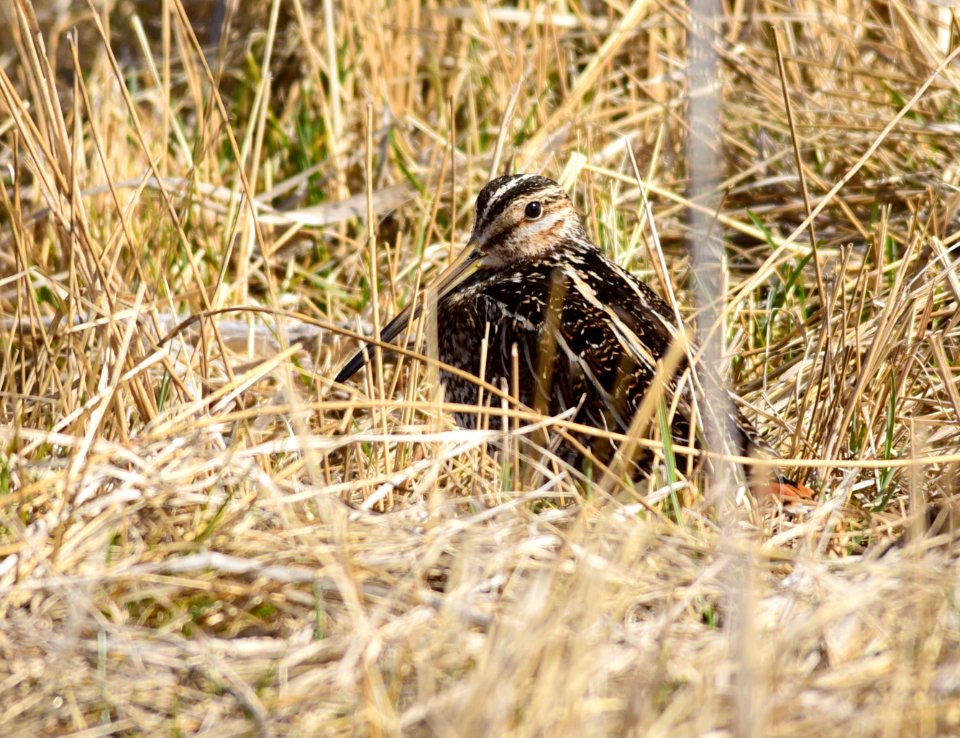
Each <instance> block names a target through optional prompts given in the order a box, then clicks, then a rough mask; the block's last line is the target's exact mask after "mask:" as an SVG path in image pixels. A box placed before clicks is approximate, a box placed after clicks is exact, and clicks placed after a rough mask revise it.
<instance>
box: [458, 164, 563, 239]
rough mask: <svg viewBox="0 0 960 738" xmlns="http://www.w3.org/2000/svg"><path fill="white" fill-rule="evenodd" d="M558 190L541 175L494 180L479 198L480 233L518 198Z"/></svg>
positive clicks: (477, 218) (477, 221) (516, 175)
mask: <svg viewBox="0 0 960 738" xmlns="http://www.w3.org/2000/svg"><path fill="white" fill-rule="evenodd" d="M557 189H558V186H557V184H556V183H555V182H554V181H553V180H550V179H547V178H546V177H541V176H540V175H539V174H514V175H508V176H506V177H499V178H497V179H495V180H493V181H492V182H490V183H489V184H487V186H486V187H484V188H483V189H482V190H481V191H480V194H479V195H478V196H477V205H476V222H475V225H476V227H477V229H478V232H483V230H485V229H486V228H487V227H489V226H490V224H492V223H493V222H495V221H496V219H497V218H498V217H499V216H500V215H501V214H502V213H503V211H504V210H506V209H507V207H509V205H510V204H511V203H512V202H514V201H515V200H516V199H517V198H518V197H520V196H522V195H526V194H530V193H533V192H538V191H540V190H543V191H544V192H545V193H551V194H552V192H551V191H555V190H557ZM564 196H565V195H564Z"/></svg>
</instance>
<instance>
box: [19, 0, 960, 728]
mask: <svg viewBox="0 0 960 738" xmlns="http://www.w3.org/2000/svg"><path fill="white" fill-rule="evenodd" d="M718 7H719V8H720V11H721V16H720V18H719V20H716V21H713V20H711V19H710V18H706V17H702V16H698V15H697V14H696V13H695V12H693V11H692V10H691V9H690V8H688V7H687V5H686V4H685V3H683V2H680V0H633V1H631V0H545V1H544V2H527V0H518V2H517V3H516V4H510V5H497V6H495V7H490V6H488V5H486V4H484V3H480V2H477V1H476V0H463V2H459V3H454V2H446V0H397V1H396V2H381V1H378V0H351V2H335V1H334V0H283V1H282V2H281V1H280V0H275V1H274V2H271V0H250V1H249V2H234V1H231V0H225V1H221V0H159V2H154V3H147V2H140V1H139V0H90V2H84V1H82V0H63V1H62V2H57V1H55V0H49V1H48V0H5V2H3V3H0V183H2V186H0V734H2V735H4V736H48V735H49V736H52V735H72V736H86V737H90V738H92V737H93V736H109V735H130V736H133V735H146V734H150V735H165V736H180V735H210V736H238V735H250V736H284V735H302V736H401V735H402V736H442V737H444V738H446V737H451V738H452V737H453V736H516V737H521V736H531V737H532V736H550V737H554V736H560V737H563V736H575V737H578V738H579V737H582V736H621V735H633V736H671V737H673V736H687V735H691V736H692V735H709V736H714V737H718V736H733V735H738V736H814V735H841V736H845V737H846V738H852V737H854V736H935V735H960V601H958V600H960V571H958V567H957V564H956V556H955V552H956V550H957V543H956V542H955V540H954V532H953V531H954V520H955V517H954V516H955V511H954V507H955V503H954V497H955V496H956V495H957V494H960V381H958V380H960V272H958V269H957V263H958V260H960V251H958V250H957V249H956V248H955V246H956V245H957V244H958V243H960V191H958V185H960V62H958V61H957V56H958V55H960V14H958V12H957V10H955V9H952V8H951V7H950V6H949V3H934V2H927V1H926V0H888V1H886V2H883V1H879V0H878V1H877V2H870V1H866V2H850V1H841V2H838V3H827V2H821V1H820V0H796V1H795V2H792V3H780V2H777V1H776V0H749V1H746V2H744V1H743V0H723V2H721V3H719V4H718ZM694 41H697V42H699V45H700V47H701V48H708V49H712V52H713V54H714V55H715V59H716V64H717V67H716V69H717V73H716V75H714V76H712V77H707V78H704V79H699V78H695V77H694V78H691V76H690V75H689V74H688V69H689V63H688V62H689V59H690V58H691V55H690V49H691V48H692V47H693V45H694ZM704 101H705V102H707V103H710V105H707V109H710V107H711V105H712V106H714V107H715V109H716V110H717V112H718V115H719V130H716V129H712V128H711V127H710V126H707V127H703V126H700V125H699V124H698V123H697V120H696V119H691V118H690V117H689V111H690V109H691V108H692V107H693V106H694V103H695V102H704ZM694 143H696V144H697V149H696V150H700V151H706V152H708V153H709V154H710V156H711V157H713V160H714V161H716V162H717V164H718V166H719V168H720V171H719V176H718V177H717V178H716V179H715V180H713V181H711V182H709V183H708V186H706V187H705V186H704V183H703V182H699V185H698V182H697V181H695V178H694V177H692V176H691V171H692V170H695V169H696V168H697V167H696V164H697V162H691V160H690V158H689V157H688V152H690V151H691V150H692V149H693V148H694ZM504 171H536V172H542V173H544V174H547V175H549V176H551V177H553V178H555V179H558V180H560V181H561V182H562V183H563V185H564V186H565V187H566V189H567V190H568V191H569V192H570V193H571V196H572V197H573V198H574V201H575V202H576V204H577V206H578V208H579V209H580V211H581V212H582V213H583V214H584V218H585V222H586V227H587V231H588V233H589V234H590V235H591V237H592V238H593V239H594V240H595V241H596V243H598V244H600V245H601V246H602V248H603V249H604V250H605V252H606V253H607V254H608V255H609V256H610V257H611V258H613V259H615V260H616V261H618V262H619V263H620V264H622V265H624V266H626V267H627V268H629V269H630V270H632V271H633V272H634V273H636V274H638V275H639V276H641V277H642V278H643V279H645V280H646V281H647V282H648V283H649V284H650V285H651V286H653V287H654V288H655V289H657V290H658V291H659V292H661V294H666V293H667V289H668V287H669V289H670V291H671V292H673V293H674V294H675V295H676V296H677V304H678V305H679V306H680V310H681V311H682V312H683V314H684V319H685V320H689V321H690V323H691V324H693V323H694V322H695V320H696V318H697V317H698V315H700V316H701V317H702V315H704V314H710V315H715V316H718V319H717V320H716V321H715V322H714V323H713V327H714V329H715V330H714V334H713V335H714V336H715V337H716V342H717V345H718V346H721V345H722V349H723V351H724V352H725V354H726V357H727V358H726V360H725V361H724V362H723V371H724V375H725V379H726V380H727V381H729V382H730V383H731V384H732V386H734V387H735V388H736V389H737V391H738V392H739V393H740V394H741V395H742V396H743V398H744V399H745V401H746V402H747V410H746V412H747V414H748V415H749V416H750V418H751V420H752V421H753V422H754V423H755V425H756V426H757V427H758V428H759V429H760V430H761V431H762V432H763V434H764V435H765V437H766V438H767V439H768V440H769V441H770V442H771V443H772V444H773V445H774V446H775V447H776V448H777V450H778V452H779V453H780V454H781V456H782V457H783V460H782V467H783V468H784V470H785V471H786V472H787V473H789V474H790V475H791V476H793V477H794V478H796V479H798V480H800V481H802V482H804V483H805V484H806V485H808V486H809V487H810V488H811V489H813V490H814V491H815V495H814V497H813V498H812V499H809V500H794V501H779V500H770V499H767V500H755V499H753V498H751V497H749V496H746V497H745V496H742V495H741V496H737V497H735V496H733V495H730V494H712V491H715V490H716V489H720V488H721V487H724V486H726V487H729V485H728V484H726V485H724V484H720V483H719V481H723V480H719V481H718V480H716V479H714V480H711V479H710V478H704V477H703V476H694V477H692V478H685V477H684V475H683V474H682V473H681V470H680V469H675V468H674V467H673V465H672V464H670V463H667V464H665V465H664V466H663V467H662V468H663V469H664V470H665V471H664V473H663V474H658V475H655V476H654V477H652V478H651V479H650V480H649V481H648V482H641V483H636V484H634V483H632V482H631V481H630V480H629V479H627V478H625V477H623V475H618V474H616V473H607V474H603V475H601V473H600V472H602V471H603V470H600V469H596V470H593V472H594V473H592V474H586V475H584V474H581V473H580V472H579V471H578V470H575V469H568V468H563V466H562V465H561V464H558V463H548V461H549V460H548V461H543V460H542V459H541V457H540V456H538V454H537V453H536V452H535V451H534V449H536V448H537V447H538V445H542V441H543V439H544V438H548V437H552V436H555V435H556V434H558V433H564V432H566V429H567V428H568V427H569V421H568V420H566V419H564V418H544V417H540V416H537V415H536V413H534V412H533V411H532V410H530V409H529V408H523V407H518V406H517V405H516V404H515V403H513V404H511V403H510V402H509V399H505V400H504V402H503V412H505V413H507V414H508V415H509V417H511V419H512V420H511V422H510V424H509V429H508V430H507V431H496V432H489V431H465V430H459V429H457V427H456V425H455V424H454V423H453V421H452V414H451V413H450V412H449V407H445V405H444V398H443V395H442V393H441V392H440V391H439V387H438V382H437V373H436V363H435V361H434V362H432V363H431V362H430V361H429V357H430V355H431V351H435V345H436V343H435V339H434V338H433V337H432V336H431V330H430V326H429V321H425V322H424V323H425V324H424V326H423V327H422V328H421V331H422V332H423V334H424V340H423V341H422V342H421V344H420V346H422V347H423V353H424V354H425V356H426V357H427V360H423V359H420V358H418V357H417V355H416V354H417V352H416V351H413V350H411V351H408V352H406V353H405V355H404V356H403V357H402V358H400V359H398V360H394V359H392V358H391V359H389V360H386V359H385V360H384V361H383V364H382V371H380V372H376V371H371V372H369V373H363V374H361V375H360V376H358V378H356V379H355V380H353V381H352V382H351V383H350V384H349V385H346V386H341V385H334V383H333V382H332V379H331V378H332V377H333V376H334V374H335V373H336V371H337V369H338V368H339V366H341V364H342V362H343V361H344V360H345V358H346V357H347V356H348V355H349V354H350V353H351V352H352V351H354V350H356V348H357V347H358V345H359V344H358V334H361V335H363V336H369V335H370V334H371V333H372V332H373V330H374V328H375V326H378V325H382V324H383V321H385V320H386V319H387V318H388V317H389V316H390V315H393V314H395V313H396V312H397V310H398V309H399V308H400V307H402V306H404V305H406V304H408V303H409V302H411V301H412V300H415V299H418V297H417V295H418V293H419V291H420V288H421V287H422V286H423V285H424V284H425V283H426V282H427V281H428V280H429V279H430V278H431V276H433V275H435V274H437V273H438V271H439V270H441V269H442V268H443V267H444V266H445V265H446V264H447V263H448V262H449V260H450V259H451V257H452V255H453V254H454V253H455V252H456V251H457V250H458V249H459V248H460V246H461V245H462V244H463V242H464V240H465V238H466V235H467V233H468V232H469V228H470V226H471V221H472V205H473V199H474V197H475V196H476V194H477V192H478V191H479V189H480V187H482V186H483V184H484V182H486V181H487V180H488V179H489V178H490V176H491V174H497V173H502V172H504ZM698 219H699V220H698ZM697 222H700V223H701V224H703V223H706V227H709V228H710V229H711V230H712V232H715V233H720V234H722V236H723V241H724V244H725V259H724V261H723V265H722V266H723V272H722V277H723V278H722V280H721V281H720V282H719V283H718V284H719V285H720V287H721V289H722V291H723V292H722V294H720V295H719V296H718V297H717V299H716V300H715V301H714V302H713V304H711V305H707V306H705V307H704V308H703V311H704V312H703V313H702V314H701V313H699V312H698V307H697V305H698V298H697V293H698V288H697V285H698V280H699V281H704V280H707V281H709V279H708V276H705V275H703V274H701V273H698V270H697V269H694V268H693V266H692V264H693V261H692V257H691V253H692V251H691V244H696V243H698V238H702V237H703V233H702V232H701V231H700V230H698V226H697V225H696V224H697ZM413 348H416V347H413ZM433 355H434V356H435V353H434V354H433ZM648 443H649V444H650V445H652V446H653V447H655V448H661V449H662V446H661V445H659V444H658V443H657V441H656V438H655V437H654V438H653V440H652V441H649V442H648ZM662 453H663V455H664V456H665V457H666V458H667V459H668V460H669V449H668V450H666V451H663V452H662ZM714 468H717V469H719V468H721V465H720V460H717V465H716V466H715V467H714Z"/></svg>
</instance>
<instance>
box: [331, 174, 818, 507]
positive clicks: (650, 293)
mask: <svg viewBox="0 0 960 738" xmlns="http://www.w3.org/2000/svg"><path fill="white" fill-rule="evenodd" d="M432 289H433V290H435V295H436V308H435V310H436V321H437V343H438V346H437V348H438V358H439V360H440V362H441V363H442V364H441V370H440V379H441V382H442V383H443V384H444V386H445V392H446V399H447V400H448V401H451V402H453V403H456V404H457V405H459V406H460V407H463V406H476V405H477V403H478V402H479V401H480V399H481V395H480V392H481V390H480V382H479V381H478V380H483V381H484V382H486V383H487V385H488V386H489V385H492V386H493V387H500V388H501V389H502V390H503V392H507V393H508V392H510V391H511V388H515V389H516V390H518V394H519V401H520V402H521V403H522V404H523V405H525V406H527V407H530V408H536V409H538V410H541V411H542V412H544V413H545V414H548V415H560V414H562V413H569V414H570V415H572V418H571V419H572V420H573V421H574V422H575V423H576V424H579V425H580V426H585V427H592V428H596V429H599V430H601V431H613V432H615V433H619V434H624V433H626V432H627V431H628V430H629V428H630V424H631V420H632V419H633V418H634V415H635V414H636V413H637V410H638V408H640V406H641V403H642V402H643V400H644V397H645V396H646V394H647V392H648V391H651V389H652V387H653V386H654V383H655V378H656V377H657V376H658V371H660V370H661V368H662V367H663V366H664V364H665V362H666V361H667V359H668V354H669V352H670V350H671V347H672V346H674V345H677V344H678V342H683V341H686V340H687V336H686V331H685V328H684V326H683V325H682V324H681V323H679V322H678V316H677V313H675V312H674V311H673V310H672V309H671V308H670V307H669V306H668V305H667V303H666V302H665V301H664V300H663V298H661V297H660V295H658V294H657V293H656V292H655V291H654V290H653V289H652V288H651V287H649V286H648V285H647V284H646V283H645V282H643V281H642V280H640V279H639V278H638V277H636V276H635V275H633V274H632V273H630V272H629V271H627V270H626V269H625V268H623V267H621V266H620V265H619V264H617V263H616V262H615V261H613V260H611V259H610V258H608V257H607V256H606V255H605V254H604V253H603V251H602V250H601V249H600V248H599V247H598V246H597V245H596V244H595V243H593V242H592V241H591V240H590V238H589V237H588V235H587V232H586V229H585V228H584V225H583V221H582V220H581V217H580V215H579V213H578V212H577V209H576V207H575V206H574V204H573V202H572V200H571V199H570V197H569V196H568V195H567V193H566V191H565V190H564V189H563V188H562V187H561V186H560V185H559V184H558V183H557V182H555V181H554V180H552V179H549V178H548V177H545V176H542V175H539V174H510V175H505V176H501V177H497V178H495V179H493V180H491V181H490V182H488V183H487V184H486V185H485V186H484V187H483V188H482V189H481V190H480V192H479V194H478V195H477V199H476V204H475V206H474V223H473V229H472V231H471V234H470V237H469V240H468V241H467V244H466V247H465V248H464V249H463V250H462V251H461V252H460V254H459V256H458V257H457V258H456V259H455V260H454V261H453V262H452V263H451V265H450V266H449V267H448V268H447V269H446V270H444V272H443V273H442V274H440V275H439V277H437V279H436V280H435V281H434V283H433V285H432ZM419 305H420V303H419V302H418V303H417V304H416V305H408V306H407V307H406V308H405V309H404V310H402V311H401V312H400V313H399V314H397V316H396V317H394V318H393V320H391V321H390V322H389V323H388V324H387V325H386V327H385V328H384V329H383V330H382V331H381V335H380V339H381V342H382V343H389V342H392V341H394V339H396V338H397V336H398V335H400V334H401V332H403V331H404V329H405V328H406V327H407V326H408V325H409V323H410V321H411V320H413V319H415V318H416V317H417V316H418V315H419V313H420V307H419ZM370 355H371V346H370V345H369V344H368V345H366V346H364V347H363V348H362V349H361V350H360V351H358V352H357V353H356V354H355V355H354V356H353V357H352V358H351V359H350V360H349V361H348V362H347V363H346V364H345V365H344V366H343V368H342V369H341V370H340V372H339V373H338V374H337V375H336V378H335V381H336V382H340V383H342V382H346V381H347V380H348V379H349V378H350V377H352V376H353V375H354V374H355V373H356V372H357V371H358V370H359V369H360V368H361V367H362V366H363V365H364V364H365V363H367V362H368V361H369V358H370ZM686 357H687V353H686V351H683V352H681V356H680V358H679V360H677V359H676V356H675V355H674V356H673V358H674V361H673V367H672V370H671V371H670V373H669V375H668V376H667V377H666V379H665V380H664V379H661V380H660V383H659V385H658V386H659V388H660V390H661V391H662V394H663V397H662V403H663V404H662V405H661V406H660V408H659V410H660V411H661V412H664V413H666V414H667V417H669V423H668V427H669V434H670V441H671V443H672V444H674V445H679V446H689V444H690V443H691V441H693V443H694V445H696V446H702V435H703V434H702V431H701V428H700V422H699V421H698V420H697V414H696V411H695V407H696V406H697V402H696V395H697V391H696V390H695V389H694V382H693V381H691V380H690V377H689V373H686V379H684V372H685V369H686V367H687V366H688V361H687V358H686ZM445 366H446V367H454V368H456V369H458V370H459V371H457V372H453V371H450V370H449V369H447V368H445ZM483 399H484V400H485V404H486V405H494V406H495V405H498V404H499V403H500V400H499V398H497V397H496V396H494V394H493V393H491V392H489V391H487V392H486V393H485V396H484V397H483ZM478 410H479V408H478ZM454 416H455V420H456V422H457V423H458V425H460V426H461V427H464V428H476V427H477V426H478V418H479V416H480V413H479V412H478V411H468V410H458V411H457V412H455V413H454ZM485 422H486V423H487V426H486V427H488V428H493V429H497V428H500V427H501V421H500V418H499V416H497V415H494V414H490V415H489V416H488V417H487V419H486V420H485ZM654 425H656V423H654ZM732 425H733V428H734V435H735V436H736V437H735V438H734V441H735V446H736V448H737V450H739V451H740V452H741V453H749V452H751V451H752V450H754V447H761V446H763V445H764V444H763V442H762V440H761V439H760V438H759V434H757V433H756V431H755V430H753V428H752V426H751V425H750V424H749V423H748V422H747V421H746V419H745V418H743V417H742V415H741V414H740V413H739V411H737V412H736V417H735V418H734V419H733V423H732ZM617 448H618V444H617V443H616V442H614V441H612V440H611V436H610V435H609V434H603V433H600V434H591V433H581V434H577V433H575V432H574V433H572V434H569V435H568V437H567V439H566V440H562V441H560V442H559V444H558V445H557V446H556V448H554V449H553V451H554V452H555V454H556V455H557V456H559V457H560V458H562V459H564V460H565V461H568V462H570V463H572V464H574V465H576V466H579V467H581V468H582V467H584V465H585V463H587V464H593V463H594V462H600V463H601V464H604V465H606V464H609V463H610V461H611V459H612V458H613V457H614V454H615V453H616V451H617ZM766 450H767V449H766V448H764V451H765V452H766ZM764 455H767V454H766V453H764ZM652 460H653V454H652V453H651V452H650V451H649V450H648V449H640V450H639V451H638V450H636V449H635V450H634V458H632V460H631V462H632V464H633V472H632V474H633V476H635V477H638V478H639V477H642V476H647V475H649V474H650V472H651V463H652ZM781 480H782V481H785V482H789V483H790V484H796V483H793V482H790V480H785V479H783V478H782V477H781ZM800 486H801V485H797V487H798V488H799V487H800Z"/></svg>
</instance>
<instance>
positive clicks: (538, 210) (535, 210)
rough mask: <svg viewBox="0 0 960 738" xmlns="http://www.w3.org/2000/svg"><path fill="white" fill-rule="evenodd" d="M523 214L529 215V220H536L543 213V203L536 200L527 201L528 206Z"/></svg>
mask: <svg viewBox="0 0 960 738" xmlns="http://www.w3.org/2000/svg"><path fill="white" fill-rule="evenodd" d="M523 214H524V215H525V216H527V220H536V219H537V218H539V217H540V216H541V215H543V205H541V204H540V203H539V202H536V201H534V202H531V203H527V208H526V210H524V211H523Z"/></svg>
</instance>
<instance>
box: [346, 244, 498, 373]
mask: <svg viewBox="0 0 960 738" xmlns="http://www.w3.org/2000/svg"><path fill="white" fill-rule="evenodd" d="M479 259H480V252H479V251H478V250H477V247H476V243H475V242H473V241H471V242H470V243H468V244H467V245H466V247H465V248H464V249H463V251H461V252H460V253H459V254H458V255H457V258H456V259H454V260H453V263H452V264H451V265H450V266H448V267H447V268H446V269H444V270H443V272H441V273H440V275H439V276H438V277H437V278H436V279H435V280H434V281H433V282H432V283H430V284H428V285H427V287H426V290H427V292H428V293H429V292H433V291H435V292H436V295H437V300H438V301H439V300H441V299H443V297H445V296H446V295H448V294H450V293H451V292H452V291H453V290H455V289H456V288H457V286H458V285H459V284H460V283H461V282H463V281H464V280H465V279H466V278H467V277H469V276H470V275H471V274H473V272H474V271H475V270H476V266H477V262H478V261H479ZM421 303H422V301H421V300H417V299H414V301H413V302H412V303H411V304H409V305H407V306H406V307H405V308H404V309H403V310H401V311H400V312H399V313H397V314H396V316H395V317H394V318H393V320H391V321H390V322H389V323H387V325H386V326H385V327H384V329H383V330H382V331H380V342H382V343H387V342H390V341H393V339H394V338H396V337H397V336H398V335H400V333H401V332H402V331H403V329H404V328H406V327H407V325H408V324H409V323H410V321H411V320H415V319H416V318H417V317H418V316H419V315H420V311H421ZM372 356H373V346H372V345H371V344H369V343H368V344H366V345H365V346H364V347H363V348H362V349H360V350H359V351H358V352H357V353H355V354H354V355H353V356H352V357H351V359H350V361H348V362H347V363H346V364H345V365H344V367H343V369H341V370H340V372H339V373H338V374H337V376H336V377H335V378H334V380H333V381H335V382H346V381H347V380H348V379H350V377H352V376H353V375H354V374H356V373H357V371H358V370H359V369H360V367H362V366H363V365H364V364H365V363H366V362H367V361H368V360H371V358H372Z"/></svg>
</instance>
